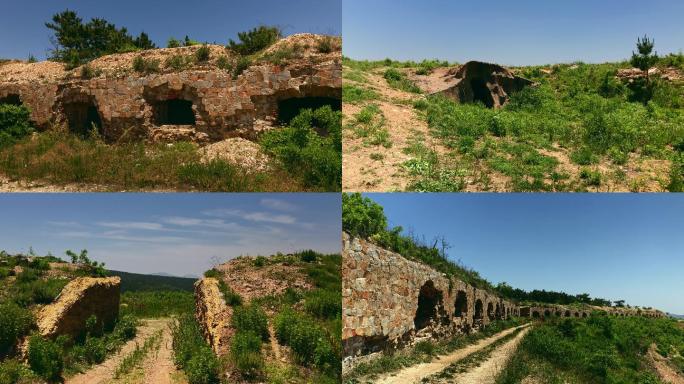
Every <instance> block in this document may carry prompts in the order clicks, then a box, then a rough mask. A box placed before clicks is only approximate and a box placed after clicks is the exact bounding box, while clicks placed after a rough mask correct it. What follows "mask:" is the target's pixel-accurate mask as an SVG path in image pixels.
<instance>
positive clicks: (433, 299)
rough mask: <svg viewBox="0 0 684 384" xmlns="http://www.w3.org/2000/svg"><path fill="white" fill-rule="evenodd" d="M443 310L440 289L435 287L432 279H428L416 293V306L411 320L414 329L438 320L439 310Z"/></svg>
mask: <svg viewBox="0 0 684 384" xmlns="http://www.w3.org/2000/svg"><path fill="white" fill-rule="evenodd" d="M441 311H443V302H442V291H440V290H438V289H437V288H435V284H434V283H433V282H432V280H428V281H427V282H426V283H425V284H423V286H422V287H420V292H419V293H418V308H417V309H416V315H415V317H414V320H413V324H414V326H415V328H416V330H421V329H423V328H426V327H428V326H429V325H430V324H433V323H438V322H440V312H441Z"/></svg>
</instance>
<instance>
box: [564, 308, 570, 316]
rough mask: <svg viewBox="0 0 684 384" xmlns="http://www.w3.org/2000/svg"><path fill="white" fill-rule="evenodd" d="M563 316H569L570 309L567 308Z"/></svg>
mask: <svg viewBox="0 0 684 384" xmlns="http://www.w3.org/2000/svg"><path fill="white" fill-rule="evenodd" d="M565 317H570V310H569V309H567V310H565Z"/></svg>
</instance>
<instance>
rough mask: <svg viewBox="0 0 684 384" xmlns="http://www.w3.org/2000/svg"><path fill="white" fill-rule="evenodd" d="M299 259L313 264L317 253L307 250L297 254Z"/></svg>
mask: <svg viewBox="0 0 684 384" xmlns="http://www.w3.org/2000/svg"><path fill="white" fill-rule="evenodd" d="M298 255H299V258H300V259H302V261H303V262H305V263H313V262H314V261H316V259H318V253H317V252H316V251H314V250H311V249H307V250H304V251H301V252H299V253H298Z"/></svg>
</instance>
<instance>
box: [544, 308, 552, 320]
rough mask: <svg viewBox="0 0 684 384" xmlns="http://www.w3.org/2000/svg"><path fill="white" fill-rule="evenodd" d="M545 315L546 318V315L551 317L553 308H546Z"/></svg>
mask: <svg viewBox="0 0 684 384" xmlns="http://www.w3.org/2000/svg"><path fill="white" fill-rule="evenodd" d="M544 317H545V318H546V317H551V310H549V309H546V310H544Z"/></svg>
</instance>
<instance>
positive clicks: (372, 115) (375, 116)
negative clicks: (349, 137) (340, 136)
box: [348, 104, 392, 148]
mask: <svg viewBox="0 0 684 384" xmlns="http://www.w3.org/2000/svg"><path fill="white" fill-rule="evenodd" d="M385 122H386V119H385V116H384V115H383V113H382V111H381V110H380V108H379V107H378V106H377V105H376V104H368V105H366V106H364V107H363V108H362V109H361V110H360V111H359V112H358V113H357V114H355V115H354V118H353V120H352V121H351V122H350V123H349V126H348V128H350V129H352V130H353V132H354V135H355V136H356V137H359V138H363V142H364V144H365V145H368V146H373V145H379V146H383V147H385V148H391V147H392V142H391V141H390V137H389V132H388V131H387V127H385Z"/></svg>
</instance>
